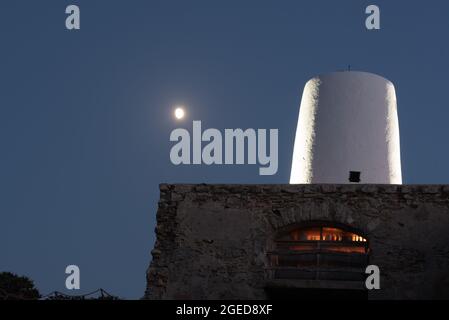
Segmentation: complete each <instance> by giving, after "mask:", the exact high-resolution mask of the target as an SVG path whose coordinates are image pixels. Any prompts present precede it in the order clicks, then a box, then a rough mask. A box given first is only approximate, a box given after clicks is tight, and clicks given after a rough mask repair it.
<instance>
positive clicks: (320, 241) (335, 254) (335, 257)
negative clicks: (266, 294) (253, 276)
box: [270, 225, 369, 280]
mask: <svg viewBox="0 0 449 320" xmlns="http://www.w3.org/2000/svg"><path fill="white" fill-rule="evenodd" d="M348 229H349V228H348ZM368 254H369V246H368V241H367V239H366V238H365V237H364V236H362V235H360V234H359V233H357V232H354V231H352V230H347V229H345V228H342V227H340V226H339V227H336V226H332V225H314V226H308V227H303V228H297V229H293V230H290V231H287V232H285V233H284V234H283V235H282V236H281V237H279V238H278V239H277V240H276V250H275V251H274V252H271V253H270V257H271V264H272V270H273V271H274V278H279V279H327V280H362V279H364V277H365V273H364V271H365V267H366V265H367V264H368Z"/></svg>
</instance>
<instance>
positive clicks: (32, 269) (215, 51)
mask: <svg viewBox="0 0 449 320" xmlns="http://www.w3.org/2000/svg"><path fill="white" fill-rule="evenodd" d="M69 4H77V5H79V6H80V9H81V30H80V31H68V30H66V29H65V18H66V15H65V7H66V6H67V5H69ZM369 4H377V5H379V7H380V9H381V28H382V29H381V30H380V31H367V30H366V29H365V27H364V20H365V17H366V15H365V13H364V11H365V8H366V6H367V5H369ZM448 31H449V2H447V1H443V0H441V1H436V0H435V1H419V2H412V1H369V2H368V1H330V0H329V1H317V0H313V1H298V0H295V1H261V0H257V1H241V0H239V1H234V0H232V1H230V0H226V1H224V0H217V1H205V0H204V1H203V0H201V1H199V0H189V1H186V0H184V1H167V0H164V1H139V0H133V1H125V0H121V1H100V0H89V1H75V0H73V1H61V0H53V1H50V0H41V1H31V0H30V1H19V0H2V1H1V2H0V41H1V44H0V88H1V89H0V155H1V156H0V194H1V197H0V199H1V201H0V215H1V222H0V271H6V270H8V271H14V272H16V273H19V274H25V275H28V276H30V277H31V278H33V279H34V280H35V282H36V284H37V286H38V287H39V289H40V290H41V292H42V293H47V292H50V291H53V290H60V291H64V283H65V277H66V275H65V274H64V270H65V267H66V266H67V265H69V264H76V265H78V266H79V267H80V268H81V289H82V290H81V292H84V293H85V292H88V291H90V290H93V289H97V288H99V287H103V288H105V289H106V290H108V291H110V292H111V293H113V294H117V295H120V296H122V297H126V298H137V297H140V296H142V295H143V292H144V288H145V285H146V283H145V270H146V268H147V267H148V264H149V261H150V254H149V253H150V250H151V248H152V246H153V241H154V232H153V230H154V223H155V214H156V209H157V201H158V184H159V183H161V182H192V183H193V182H207V183H214V182H221V183H287V182H288V180H289V173H290V164H291V155H292V151H293V150H292V148H293V138H294V134H295V129H296V123H297V116H298V106H299V102H300V97H301V94H302V88H303V85H304V84H305V82H306V81H307V80H308V79H309V78H310V77H312V76H314V75H316V74H319V73H324V72H329V71H335V70H341V69H346V68H347V65H348V64H350V65H351V66H352V68H353V69H356V70H363V71H370V72H374V73H378V74H380V75H383V76H385V77H387V78H388V79H390V80H391V81H392V82H393V83H394V84H395V86H396V92H397V95H398V109H399V121H400V130H401V147H402V165H403V176H404V183H411V184H415V183H447V182H448V181H449V170H448V163H449V148H448V142H447V140H448V138H449V126H448V125H447V123H448V117H449V106H448V103H447V100H448V98H447V97H448V92H449V82H448V75H449V43H448V42H449V40H448V39H449V37H448ZM178 103H182V104H184V105H186V107H187V111H188V118H187V119H186V120H185V121H184V122H182V123H179V122H176V121H174V119H173V116H172V111H173V109H172V107H173V105H175V104H178ZM192 120H202V122H203V127H206V128H218V129H224V128H239V127H241V128H267V129H269V128H279V142H280V143H279V171H278V174H277V175H275V176H271V177H270V176H259V175H258V166H227V167H225V166H215V167H206V166H196V167H194V166H180V167H175V166H173V165H172V164H171V162H170V159H169V151H170V148H171V146H172V143H170V142H169V135H170V132H171V131H172V130H173V129H174V128H176V127H180V126H182V127H186V128H190V127H191V125H192V122H191V121H192Z"/></svg>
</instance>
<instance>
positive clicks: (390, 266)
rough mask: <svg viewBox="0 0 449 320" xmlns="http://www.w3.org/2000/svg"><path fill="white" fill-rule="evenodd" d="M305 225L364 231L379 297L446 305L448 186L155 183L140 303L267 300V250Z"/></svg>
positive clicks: (374, 296)
mask: <svg viewBox="0 0 449 320" xmlns="http://www.w3.org/2000/svg"><path fill="white" fill-rule="evenodd" d="M307 221H328V222H332V223H340V224H343V225H346V226H349V227H352V228H355V229H357V230H360V231H361V232H363V234H364V235H365V236H366V237H367V239H368V241H369V246H370V257H369V259H370V264H375V265H378V266H379V268H380V271H381V289H380V290H371V291H369V292H368V298H369V299H441V298H449V185H362V184H354V185H327V184H322V185H314V184H312V185H205V184H201V185H179V184H176V185H167V184H161V185H160V201H159V209H158V212H157V226H156V236H157V239H156V243H155V247H154V249H153V251H152V256H153V259H152V261H151V264H150V267H149V268H148V271H147V290H146V293H145V298H147V299H266V298H267V293H266V287H267V285H268V284H269V283H270V281H272V279H270V276H269V273H268V272H267V267H268V266H269V259H268V257H267V252H269V251H270V250H272V248H273V246H274V245H275V239H276V236H277V234H278V231H279V230H282V229H283V228H285V227H287V226H291V225H296V224H298V225H300V224H301V223H304V222H307Z"/></svg>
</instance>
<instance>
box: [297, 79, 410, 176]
mask: <svg viewBox="0 0 449 320" xmlns="http://www.w3.org/2000/svg"><path fill="white" fill-rule="evenodd" d="M350 171H360V172H361V176H360V178H361V181H360V183H377V184H402V173H401V157H400V142H399V124H398V115H397V106H396V93H395V89H394V85H393V84H392V83H391V82H390V81H388V80H387V79H385V78H383V77H380V76H378V75H375V74H371V73H366V72H354V71H348V72H334V73H330V74H326V75H320V76H317V77H315V78H313V79H311V80H310V81H308V82H307V84H306V85H305V88H304V92H303V96H302V101H301V107H300V112H299V120H298V127H297V130H296V138H295V146H294V150H293V160H292V171H291V176H290V183H305V184H307V183H350V182H349V172H350Z"/></svg>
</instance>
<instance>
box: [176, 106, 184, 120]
mask: <svg viewBox="0 0 449 320" xmlns="http://www.w3.org/2000/svg"><path fill="white" fill-rule="evenodd" d="M184 115H185V112H184V109H183V108H181V107H178V108H176V109H175V117H176V119H179V120H180V119H182V118H184Z"/></svg>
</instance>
